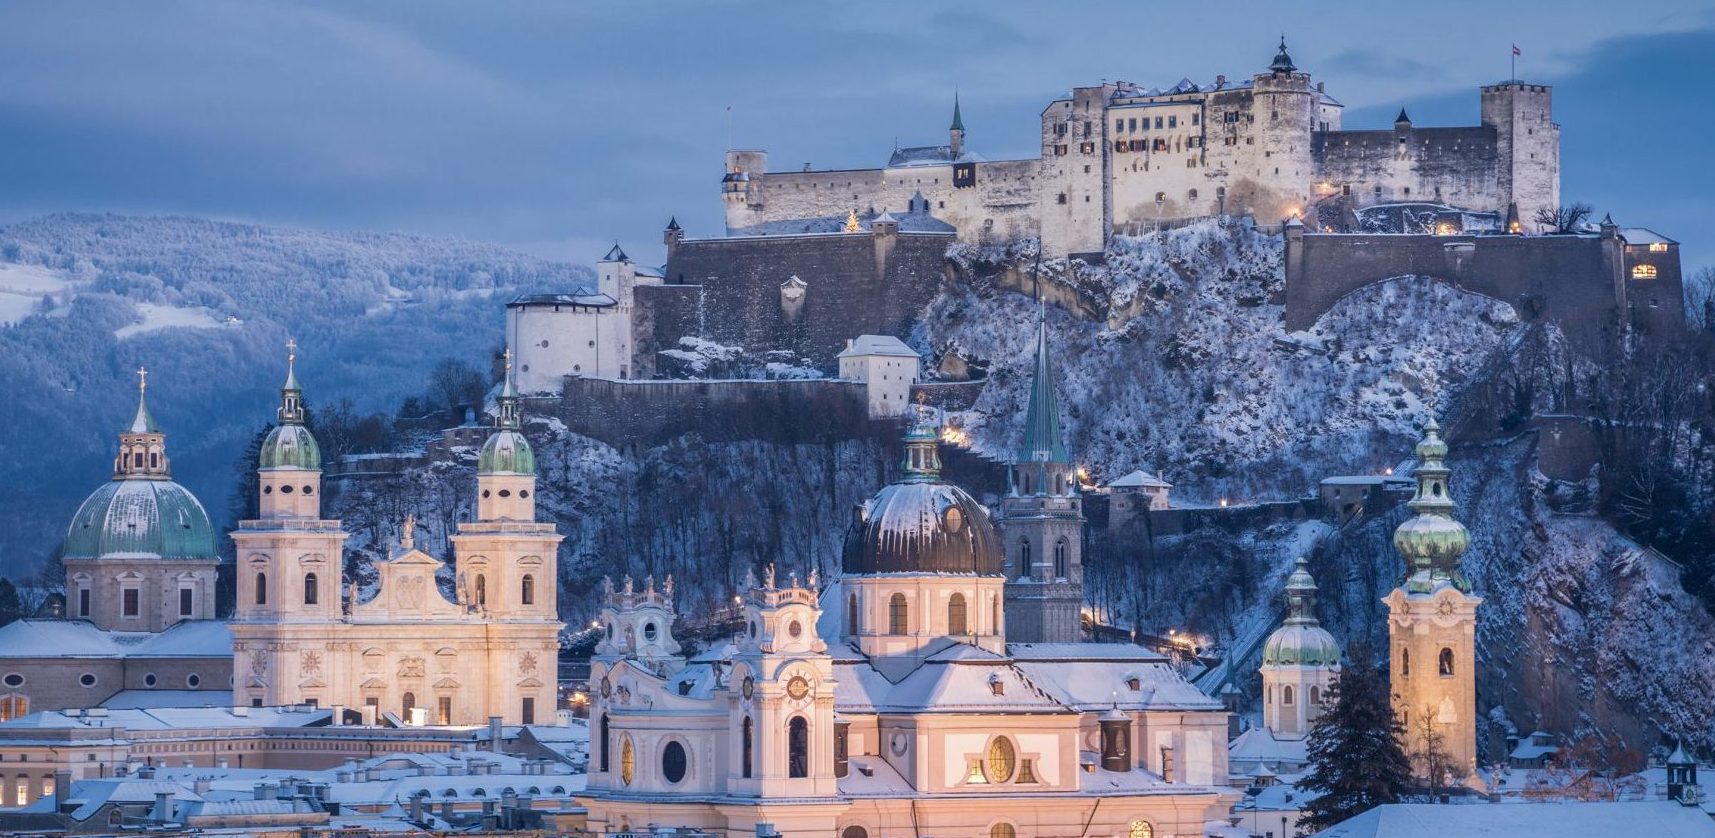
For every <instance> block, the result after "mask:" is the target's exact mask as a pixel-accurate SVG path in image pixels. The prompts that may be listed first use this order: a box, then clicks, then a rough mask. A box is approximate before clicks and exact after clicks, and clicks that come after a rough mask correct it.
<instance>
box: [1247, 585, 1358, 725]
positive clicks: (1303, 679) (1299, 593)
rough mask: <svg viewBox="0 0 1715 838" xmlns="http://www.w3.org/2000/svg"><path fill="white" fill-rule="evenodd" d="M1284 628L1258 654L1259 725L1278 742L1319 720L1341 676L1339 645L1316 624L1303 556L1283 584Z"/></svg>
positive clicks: (1312, 592)
mask: <svg viewBox="0 0 1715 838" xmlns="http://www.w3.org/2000/svg"><path fill="white" fill-rule="evenodd" d="M1286 609H1287V617H1286V623H1285V624H1284V625H1282V626H1281V627H1280V628H1278V629H1275V631H1274V633H1273V634H1271V635H1269V636H1268V642H1267V643H1265V644H1264V645H1263V651H1262V668H1261V673H1262V691H1263V705H1262V707H1263V709H1262V723H1263V725H1265V726H1266V727H1268V728H1269V729H1270V730H1272V731H1274V734H1275V736H1276V737H1278V738H1281V739H1301V738H1303V737H1304V736H1306V735H1308V734H1309V733H1310V725H1311V724H1313V723H1314V722H1315V721H1316V720H1317V719H1318V718H1320V717H1321V715H1322V699H1323V697H1324V696H1326V695H1327V694H1328V685H1329V684H1331V683H1332V682H1333V680H1334V676H1335V675H1337V674H1339V671H1340V645H1339V644H1338V643H1337V642H1335V640H1334V636H1333V635H1331V634H1329V633H1328V631H1327V630H1326V629H1324V628H1322V624H1321V623H1319V622H1317V620H1316V580H1315V579H1314V578H1312V577H1311V576H1310V570H1309V568H1308V567H1307V566H1306V562H1305V560H1304V557H1303V556H1299V557H1298V564H1297V566H1296V567H1295V568H1294V569H1293V571H1292V575H1291V576H1289V577H1287V580H1286Z"/></svg>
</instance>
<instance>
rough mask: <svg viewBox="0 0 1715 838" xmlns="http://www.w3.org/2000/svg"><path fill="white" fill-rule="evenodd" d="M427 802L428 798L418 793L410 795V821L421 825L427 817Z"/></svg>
mask: <svg viewBox="0 0 1715 838" xmlns="http://www.w3.org/2000/svg"><path fill="white" fill-rule="evenodd" d="M428 804H429V801H428V798H425V797H423V796H422V795H420V794H413V795H411V822H412V823H414V824H416V825H418V826H422V825H423V822H424V821H425V820H427V819H428V815H429V813H428Z"/></svg>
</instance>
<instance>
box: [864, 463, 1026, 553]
mask: <svg viewBox="0 0 1715 838" xmlns="http://www.w3.org/2000/svg"><path fill="white" fill-rule="evenodd" d="M843 568H844V570H845V572H846V573H848V574H867V573H964V574H971V575H978V576H1000V575H1002V571H1001V550H1000V539H999V538H998V537H996V536H995V532H994V524H993V523H991V522H990V521H989V514H988V510H986V509H984V508H983V505H982V504H980V503H977V501H976V499H975V498H972V497H971V496H970V495H968V494H966V493H965V491H964V490H963V489H960V488H959V487H957V486H954V485H952V484H950V483H941V482H927V481H924V482H905V483H894V484H892V485H889V486H886V487H883V488H882V490H881V491H879V492H877V493H876V494H875V497H874V498H873V499H872V500H871V501H870V502H869V509H868V513H867V514H866V515H862V516H861V517H860V518H859V520H857V521H855V522H854V523H853V525H852V529H851V532H850V533H849V534H848V535H847V537H846V547H845V558H844V562H843Z"/></svg>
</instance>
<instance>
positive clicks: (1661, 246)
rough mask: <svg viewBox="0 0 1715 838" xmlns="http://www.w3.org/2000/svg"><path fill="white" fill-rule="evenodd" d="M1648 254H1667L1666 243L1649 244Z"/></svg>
mask: <svg viewBox="0 0 1715 838" xmlns="http://www.w3.org/2000/svg"><path fill="white" fill-rule="evenodd" d="M1649 252H1651V253H1666V252H1667V242H1650V246H1649Z"/></svg>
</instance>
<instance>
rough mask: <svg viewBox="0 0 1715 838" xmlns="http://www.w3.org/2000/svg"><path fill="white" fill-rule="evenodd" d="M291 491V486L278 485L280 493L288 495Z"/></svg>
mask: <svg viewBox="0 0 1715 838" xmlns="http://www.w3.org/2000/svg"><path fill="white" fill-rule="evenodd" d="M291 493H292V487H291V486H281V487H280V494H282V495H289V494H291Z"/></svg>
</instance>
